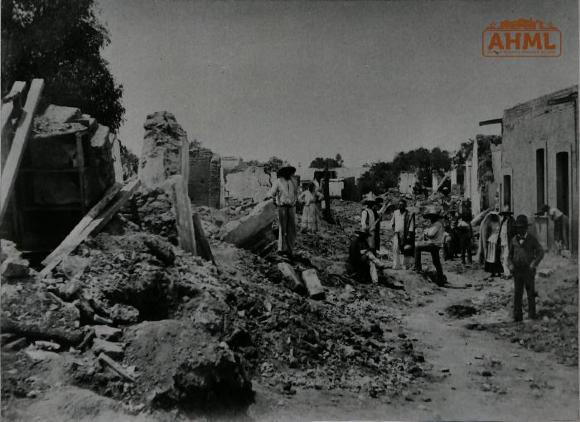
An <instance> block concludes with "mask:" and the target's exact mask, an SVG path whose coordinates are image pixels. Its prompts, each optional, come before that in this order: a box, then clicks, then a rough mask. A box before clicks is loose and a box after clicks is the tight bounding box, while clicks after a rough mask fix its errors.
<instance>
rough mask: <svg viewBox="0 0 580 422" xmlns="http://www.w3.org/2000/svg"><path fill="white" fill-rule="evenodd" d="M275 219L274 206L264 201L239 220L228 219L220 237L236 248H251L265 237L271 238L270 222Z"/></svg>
mask: <svg viewBox="0 0 580 422" xmlns="http://www.w3.org/2000/svg"><path fill="white" fill-rule="evenodd" d="M275 219H276V206H275V205H274V203H273V202H272V201H264V202H261V203H259V204H258V205H256V206H255V207H254V209H253V210H252V212H250V214H248V215H247V216H245V217H242V218H241V219H239V220H235V221H230V222H229V223H227V224H226V225H225V226H224V228H223V230H222V235H221V239H222V240H224V241H226V242H229V243H233V244H234V245H236V246H237V247H238V248H244V249H250V250H252V249H253V248H254V247H255V245H257V244H260V243H261V242H262V241H263V239H264V238H265V237H266V238H268V237H270V238H272V240H273V239H274V238H273V237H272V233H271V228H272V223H273V222H274V220H275Z"/></svg>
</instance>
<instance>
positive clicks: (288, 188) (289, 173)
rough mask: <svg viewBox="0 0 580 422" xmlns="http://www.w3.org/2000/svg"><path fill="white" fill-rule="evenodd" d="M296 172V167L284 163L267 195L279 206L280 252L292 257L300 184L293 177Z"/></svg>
mask: <svg viewBox="0 0 580 422" xmlns="http://www.w3.org/2000/svg"><path fill="white" fill-rule="evenodd" d="M295 173H296V168H295V167H292V166H290V165H289V164H287V163H286V164H284V165H283V166H282V167H281V168H280V170H278V179H277V180H276V181H275V182H274V185H273V186H272V189H270V192H268V196H267V198H272V199H273V200H274V204H275V205H276V206H277V207H278V253H279V254H280V255H288V256H289V257H292V252H293V249H294V242H295V241H296V200H297V199H298V186H297V184H296V181H295V180H294V177H293V176H294V174H295ZM267 198H266V199H267Z"/></svg>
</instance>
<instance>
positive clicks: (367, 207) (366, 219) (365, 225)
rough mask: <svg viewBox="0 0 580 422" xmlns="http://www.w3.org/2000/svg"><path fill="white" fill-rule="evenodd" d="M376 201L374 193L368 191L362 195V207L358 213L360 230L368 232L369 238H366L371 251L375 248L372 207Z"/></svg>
mask: <svg viewBox="0 0 580 422" xmlns="http://www.w3.org/2000/svg"><path fill="white" fill-rule="evenodd" d="M375 203H376V197H375V195H374V193H372V192H369V193H368V194H366V195H365V196H364V197H363V200H362V205H363V209H362V212H361V215H360V227H361V231H363V232H365V233H368V235H369V238H368V239H367V241H368V244H369V248H370V249H371V250H372V251H375V250H376V249H375V248H376V242H375V222H376V221H375V213H374V211H373V207H374V205H375Z"/></svg>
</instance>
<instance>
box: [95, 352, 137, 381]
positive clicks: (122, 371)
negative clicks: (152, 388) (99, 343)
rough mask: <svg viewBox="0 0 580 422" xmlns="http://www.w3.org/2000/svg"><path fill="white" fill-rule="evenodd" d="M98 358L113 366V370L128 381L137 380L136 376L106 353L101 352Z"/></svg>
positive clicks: (110, 366)
mask: <svg viewBox="0 0 580 422" xmlns="http://www.w3.org/2000/svg"><path fill="white" fill-rule="evenodd" d="M97 359H98V360H99V362H102V363H103V364H105V365H107V366H108V367H109V368H111V369H112V370H113V371H115V372H116V373H117V374H119V375H121V376H122V377H123V378H125V379H126V380H127V381H131V382H135V378H134V377H133V376H132V375H130V374H129V373H128V372H127V371H125V369H123V367H122V366H121V365H119V364H118V363H117V362H115V361H114V360H113V359H111V358H110V357H109V356H107V355H105V354H104V353H101V354H99V356H98V357H97Z"/></svg>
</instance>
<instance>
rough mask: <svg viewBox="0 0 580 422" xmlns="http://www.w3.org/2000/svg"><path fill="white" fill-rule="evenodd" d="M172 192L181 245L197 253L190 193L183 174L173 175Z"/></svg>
mask: <svg viewBox="0 0 580 422" xmlns="http://www.w3.org/2000/svg"><path fill="white" fill-rule="evenodd" d="M171 192H172V197H173V198H172V199H173V208H174V209H175V220H176V224H177V235H178V238H179V246H180V247H181V249H183V250H184V251H186V252H190V253H192V254H193V255H197V247H196V244H195V229H194V227H193V218H192V212H191V202H190V200H189V195H188V194H187V184H186V181H185V179H184V178H183V176H173V184H172V186H171Z"/></svg>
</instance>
